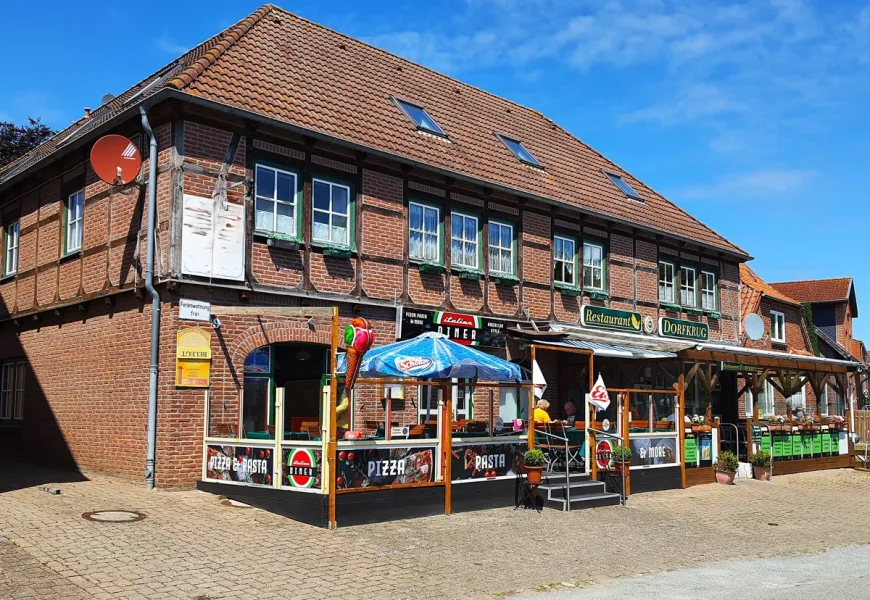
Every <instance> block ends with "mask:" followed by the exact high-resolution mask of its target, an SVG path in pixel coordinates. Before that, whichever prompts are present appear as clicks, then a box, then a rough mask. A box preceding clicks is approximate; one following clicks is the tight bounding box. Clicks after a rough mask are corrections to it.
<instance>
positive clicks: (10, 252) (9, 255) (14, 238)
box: [0, 221, 19, 277]
mask: <svg viewBox="0 0 870 600" xmlns="http://www.w3.org/2000/svg"><path fill="white" fill-rule="evenodd" d="M18 232H19V230H18V221H13V222H11V223H8V224H7V225H6V226H5V227H4V228H3V257H2V259H0V260H2V262H3V277H11V276H12V275H15V274H16V273H17V272H18V244H19V239H18V236H19V233H18Z"/></svg>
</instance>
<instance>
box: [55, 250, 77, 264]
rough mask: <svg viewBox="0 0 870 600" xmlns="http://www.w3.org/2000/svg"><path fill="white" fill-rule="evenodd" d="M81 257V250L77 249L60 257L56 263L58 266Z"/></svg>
mask: <svg viewBox="0 0 870 600" xmlns="http://www.w3.org/2000/svg"><path fill="white" fill-rule="evenodd" d="M81 255H82V250H81V248H79V249H78V250H73V251H72V252H67V253H66V254H64V255H63V256H61V257H60V258H59V259H58V260H57V262H58V264H60V263H64V262H66V261H68V260H73V259H76V258H79V257H81Z"/></svg>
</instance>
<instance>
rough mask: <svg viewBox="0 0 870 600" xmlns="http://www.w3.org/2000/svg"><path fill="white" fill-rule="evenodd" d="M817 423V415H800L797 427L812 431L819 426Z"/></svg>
mask: <svg viewBox="0 0 870 600" xmlns="http://www.w3.org/2000/svg"><path fill="white" fill-rule="evenodd" d="M818 423H819V422H818V417H816V416H814V415H813V416H805V417H801V419H800V421H798V429H800V430H801V431H813V430H815V429H818V428H819V424H818Z"/></svg>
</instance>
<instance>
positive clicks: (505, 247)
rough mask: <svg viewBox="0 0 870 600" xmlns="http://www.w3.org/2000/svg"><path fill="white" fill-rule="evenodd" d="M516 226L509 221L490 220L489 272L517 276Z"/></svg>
mask: <svg viewBox="0 0 870 600" xmlns="http://www.w3.org/2000/svg"><path fill="white" fill-rule="evenodd" d="M514 231H515V228H514V226H513V224H512V223H508V222H507V221H497V220H495V219H490V221H489V272H490V273H491V274H493V275H497V276H498V275H501V276H508V277H513V276H516V271H517V268H516V249H515V248H516V240H515V238H514Z"/></svg>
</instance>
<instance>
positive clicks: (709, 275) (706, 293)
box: [699, 271, 719, 311]
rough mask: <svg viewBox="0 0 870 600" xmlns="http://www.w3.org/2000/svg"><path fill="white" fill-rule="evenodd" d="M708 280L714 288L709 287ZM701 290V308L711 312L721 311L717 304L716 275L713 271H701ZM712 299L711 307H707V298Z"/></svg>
mask: <svg viewBox="0 0 870 600" xmlns="http://www.w3.org/2000/svg"><path fill="white" fill-rule="evenodd" d="M708 279H709V281H710V283H711V284H712V287H710V288H708V287H707V282H708ZM699 287H700V290H701V308H702V309H703V310H709V311H717V310H719V306H718V304H717V302H716V296H717V294H716V273H714V272H713V271H701V285H700V286H699ZM707 297H710V298H711V300H710V306H707V302H706V300H705V299H706V298H707Z"/></svg>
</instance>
